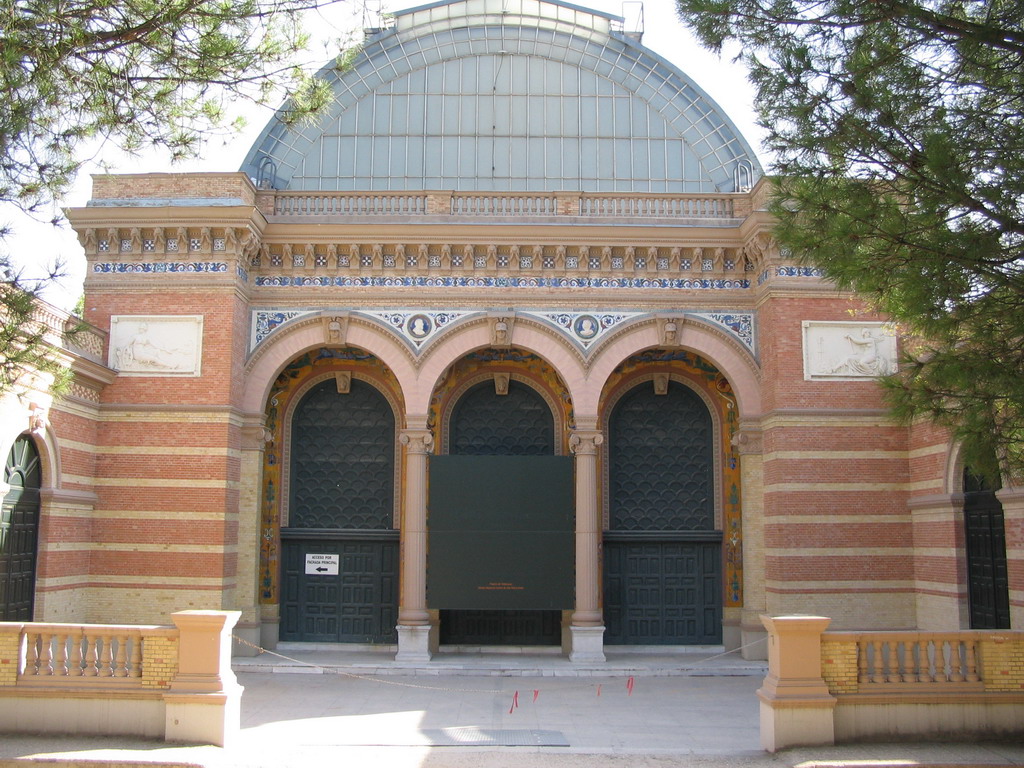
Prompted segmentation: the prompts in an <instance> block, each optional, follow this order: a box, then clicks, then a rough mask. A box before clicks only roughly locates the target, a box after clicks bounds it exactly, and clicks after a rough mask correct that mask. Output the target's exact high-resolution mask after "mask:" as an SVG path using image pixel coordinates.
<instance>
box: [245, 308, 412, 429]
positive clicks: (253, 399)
mask: <svg viewBox="0 0 1024 768" xmlns="http://www.w3.org/2000/svg"><path fill="white" fill-rule="evenodd" d="M345 345H346V346H352V347H358V348H359V349H363V350H366V351H367V352H369V353H370V354H372V355H374V356H376V357H377V358H378V359H379V360H380V361H381V362H383V363H384V365H386V366H387V367H388V368H389V369H390V370H391V372H392V373H393V374H394V375H395V378H396V379H398V384H399V386H400V387H401V390H402V394H403V396H404V397H405V399H406V403H408V397H409V395H408V393H409V392H411V391H415V388H416V367H415V365H414V364H413V357H412V353H411V351H410V350H409V349H408V348H407V347H405V345H403V344H402V342H401V341H400V340H399V339H398V338H397V337H396V336H395V335H394V334H393V333H391V332H390V331H388V330H386V329H385V328H384V327H383V326H379V325H376V324H375V323H373V322H372V321H367V320H365V319H364V318H361V317H351V318H350V319H349V323H348V332H347V333H346V335H345ZM323 346H327V343H326V342H325V340H324V330H323V322H322V318H321V317H319V316H317V317H315V318H310V319H307V320H304V321H301V322H298V323H296V324H295V325H294V326H292V327H290V328H282V329H281V330H280V331H279V332H278V333H275V334H273V335H271V337H270V338H269V339H267V340H266V341H265V342H264V346H263V347H262V348H260V349H259V350H258V353H257V355H256V356H254V357H253V359H252V360H250V361H249V363H248V365H247V366H246V371H245V389H244V391H243V394H242V409H243V410H244V411H245V412H247V413H262V412H263V410H264V408H265V407H266V403H267V397H268V395H269V394H270V387H271V385H273V383H274V380H275V379H276V378H277V376H278V375H279V374H280V373H281V371H282V370H283V369H284V367H285V366H286V365H288V363H290V362H291V361H292V360H294V359H295V358H296V357H298V356H299V355H301V354H303V353H304V352H308V351H309V350H311V349H317V348H319V347H323ZM407 410H408V408H407Z"/></svg>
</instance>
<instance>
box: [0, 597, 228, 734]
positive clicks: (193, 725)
mask: <svg viewBox="0 0 1024 768" xmlns="http://www.w3.org/2000/svg"><path fill="white" fill-rule="evenodd" d="M238 617H239V613H238V612H237V611H181V612H179V613H175V614H172V615H171V618H172V620H173V621H174V626H133V625H111V624H43V623H20V622H0V731H5V732H18V731H22V730H25V731H33V732H38V731H45V732H52V733H91V734H110V735H114V734H119V735H136V736H147V737H158V738H159V737H162V738H164V739H166V740H167V741H184V742H198V743H207V744H217V745H219V746H225V744H226V743H228V742H229V741H231V740H232V739H233V738H234V737H235V736H236V735H237V733H238V731H239V728H240V710H239V707H240V702H241V693H242V689H241V687H240V686H239V685H238V683H237V681H236V680H235V676H234V673H233V672H232V671H231V667H230V663H231V652H230V640H231V629H232V627H234V625H235V623H236V622H237V621H238Z"/></svg>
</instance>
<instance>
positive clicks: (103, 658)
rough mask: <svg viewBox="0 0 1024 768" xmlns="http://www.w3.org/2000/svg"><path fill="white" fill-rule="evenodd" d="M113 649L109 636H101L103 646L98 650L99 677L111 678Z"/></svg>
mask: <svg viewBox="0 0 1024 768" xmlns="http://www.w3.org/2000/svg"><path fill="white" fill-rule="evenodd" d="M113 664H114V649H113V647H112V644H111V642H110V635H103V646H102V648H101V649H100V663H99V676H100V677H112V676H113V674H114V667H113Z"/></svg>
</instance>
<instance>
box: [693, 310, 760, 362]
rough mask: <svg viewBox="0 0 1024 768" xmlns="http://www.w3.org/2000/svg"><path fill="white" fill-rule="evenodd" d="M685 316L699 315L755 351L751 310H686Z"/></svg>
mask: <svg viewBox="0 0 1024 768" xmlns="http://www.w3.org/2000/svg"><path fill="white" fill-rule="evenodd" d="M686 316H687V317H699V318H701V319H702V320H706V321H708V322H710V323H714V324H715V325H718V326H720V327H721V328H724V329H725V330H727V331H729V333H731V334H732V335H733V336H735V337H736V338H737V339H739V340H740V341H741V342H743V346H745V347H746V348H747V349H749V350H750V351H751V352H754V351H756V349H755V339H754V314H753V313H752V312H687V313H686Z"/></svg>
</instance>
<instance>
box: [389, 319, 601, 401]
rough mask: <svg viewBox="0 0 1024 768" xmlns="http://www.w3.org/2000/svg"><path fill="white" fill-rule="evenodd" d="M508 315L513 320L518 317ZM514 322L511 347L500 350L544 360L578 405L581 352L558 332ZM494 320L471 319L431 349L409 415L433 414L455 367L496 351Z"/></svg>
mask: <svg viewBox="0 0 1024 768" xmlns="http://www.w3.org/2000/svg"><path fill="white" fill-rule="evenodd" d="M498 314H500V313H494V315H498ZM506 314H507V315H508V316H510V317H511V316H513V314H514V313H506ZM514 318H515V319H514V325H513V327H512V330H511V333H510V335H509V343H508V344H507V345H502V346H501V347H499V348H502V349H512V348H514V349H520V350H522V351H524V352H529V353H531V354H534V355H537V356H538V357H539V358H540V359H542V360H544V361H545V362H546V363H547V364H548V365H549V366H551V368H552V370H553V371H554V373H555V375H556V376H557V377H558V379H559V381H560V382H561V385H562V386H563V387H564V388H565V390H566V392H567V393H568V396H569V399H570V402H573V403H574V402H575V401H576V398H577V396H578V394H579V393H578V391H577V390H578V389H579V387H580V385H581V384H582V383H583V380H584V374H583V370H584V368H583V361H582V359H581V358H580V356H579V355H578V353H577V350H575V349H574V348H573V346H572V344H571V342H569V340H568V339H566V337H565V336H564V335H563V334H561V333H560V332H559V331H557V330H556V329H554V328H551V327H550V326H547V325H545V324H544V323H541V322H536V321H531V320H530V319H528V318H524V317H522V316H520V315H514ZM494 320H495V317H494V316H478V317H475V318H471V319H467V320H465V321H464V322H461V323H459V324H458V325H457V326H456V327H453V328H451V330H450V331H448V332H446V333H445V334H444V336H443V337H442V338H440V339H439V340H438V343H437V344H433V345H431V348H430V350H429V352H428V354H427V355H426V356H425V358H424V360H423V363H422V365H421V367H420V370H419V374H420V379H419V381H420V383H421V385H422V386H420V387H419V388H418V389H417V390H416V392H415V394H414V395H412V396H409V397H407V399H406V403H407V405H408V409H409V413H427V412H428V411H429V409H430V404H431V400H432V399H433V397H434V393H435V390H436V389H437V388H438V387H439V386H441V385H442V382H443V379H444V377H445V376H446V375H447V374H448V372H449V371H450V370H451V368H452V366H455V365H457V364H458V363H459V361H461V360H462V359H463V358H464V357H466V355H469V354H471V353H473V352H476V351H478V350H481V349H487V348H492V347H495V344H494V341H495V339H494V333H493V324H494Z"/></svg>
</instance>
